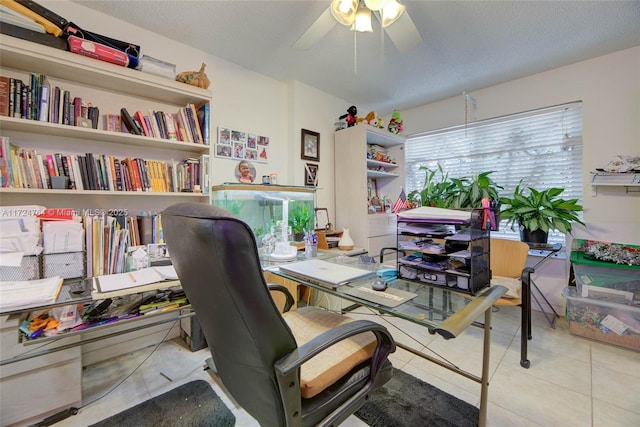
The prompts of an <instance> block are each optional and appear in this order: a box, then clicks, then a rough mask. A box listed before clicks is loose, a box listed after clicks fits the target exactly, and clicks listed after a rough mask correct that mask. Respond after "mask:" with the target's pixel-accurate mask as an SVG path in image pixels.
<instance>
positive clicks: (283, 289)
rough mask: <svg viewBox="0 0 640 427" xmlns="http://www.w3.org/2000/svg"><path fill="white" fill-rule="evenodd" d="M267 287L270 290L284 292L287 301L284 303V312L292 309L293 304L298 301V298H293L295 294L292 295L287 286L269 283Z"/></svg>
mask: <svg viewBox="0 0 640 427" xmlns="http://www.w3.org/2000/svg"><path fill="white" fill-rule="evenodd" d="M267 288H268V289H269V290H270V291H276V292H282V293H283V294H284V297H285V300H286V301H285V303H284V309H283V313H286V312H287V311H289V310H291V307H293V304H295V303H296V300H294V299H293V295H291V292H289V289H287V288H286V286H282V285H278V284H276V283H267Z"/></svg>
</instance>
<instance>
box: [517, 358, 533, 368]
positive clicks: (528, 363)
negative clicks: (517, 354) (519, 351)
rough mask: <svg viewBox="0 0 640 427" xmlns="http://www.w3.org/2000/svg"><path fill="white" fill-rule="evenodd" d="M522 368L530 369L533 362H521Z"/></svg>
mask: <svg viewBox="0 0 640 427" xmlns="http://www.w3.org/2000/svg"><path fill="white" fill-rule="evenodd" d="M520 366H522V367H523V368H526V369H529V366H531V362H530V361H529V360H521V361H520Z"/></svg>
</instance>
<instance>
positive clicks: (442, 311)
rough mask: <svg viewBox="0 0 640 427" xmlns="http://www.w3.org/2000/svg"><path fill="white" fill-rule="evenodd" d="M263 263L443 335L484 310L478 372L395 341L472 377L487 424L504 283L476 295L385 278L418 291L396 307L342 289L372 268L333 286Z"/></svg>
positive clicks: (455, 331)
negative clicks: (494, 314)
mask: <svg viewBox="0 0 640 427" xmlns="http://www.w3.org/2000/svg"><path fill="white" fill-rule="evenodd" d="M325 259H326V260H327V261H330V262H336V263H344V264H347V265H352V266H357V257H356V258H352V257H345V256H338V257H328V258H325ZM266 264H267V265H264V267H265V269H266V270H269V271H271V272H272V273H273V274H276V275H278V276H280V277H283V278H285V279H288V280H291V281H294V282H297V283H299V284H301V285H304V286H308V287H310V288H312V289H316V290H319V291H322V292H327V293H328V294H331V295H335V296H337V297H340V298H344V299H347V300H349V301H351V302H353V303H355V304H358V305H362V306H364V307H368V308H370V309H371V310H372V311H373V312H377V313H380V314H387V315H391V316H395V317H398V318H401V319H405V320H408V321H410V322H413V323H416V324H418V325H421V326H424V327H425V328H428V330H429V332H430V333H432V334H435V333H437V334H439V335H441V336H442V337H444V338H445V339H451V338H456V337H457V336H459V335H460V334H461V333H462V332H463V331H464V330H465V329H466V328H467V327H468V326H469V325H471V324H474V323H475V320H476V319H477V318H478V317H479V316H481V315H482V314H484V323H483V324H478V325H479V326H482V328H483V348H482V372H481V375H480V376H478V375H476V374H473V373H470V372H467V371H465V370H462V369H460V368H459V367H458V366H455V365H454V364H453V363H450V362H449V361H446V360H443V359H438V358H435V357H433V356H431V355H429V354H426V353H424V352H422V351H419V350H417V349H415V348H412V347H410V346H408V345H406V344H402V343H400V342H396V345H397V346H398V347H400V348H402V349H404V350H407V351H409V352H411V353H413V354H415V355H417V356H419V357H422V358H424V359H426V360H429V361H430V362H433V363H436V364H437V365H440V366H442V367H444V368H446V369H449V370H451V371H453V372H455V373H457V374H459V375H462V376H464V377H466V378H468V379H470V380H472V381H475V382H477V383H479V384H480V386H481V390H480V419H479V425H480V426H485V425H486V419H487V412H486V411H487V393H488V386H489V354H490V344H491V333H490V331H491V306H492V305H493V303H494V302H495V301H496V300H497V299H498V298H500V297H501V296H502V295H503V294H504V293H505V292H506V288H505V287H503V286H495V287H491V288H487V289H485V290H484V291H481V292H480V293H479V294H478V295H476V296H475V297H470V296H469V295H465V294H463V293H460V292H456V291H451V290H449V289H447V288H443V287H439V286H431V285H428V284H425V283H417V282H412V281H407V280H402V279H396V280H392V281H390V282H388V287H389V288H395V289H400V290H403V291H408V292H412V293H414V294H417V296H416V297H414V298H412V299H410V300H408V301H405V302H403V303H402V304H400V305H398V306H396V307H388V306H385V305H382V304H376V303H374V302H371V301H368V300H365V299H361V298H358V297H356V296H352V295H349V294H347V293H346V292H345V291H347V292H348V290H349V289H350V288H357V287H360V286H363V285H369V284H371V282H372V281H373V279H374V277H375V275H374V273H373V272H372V274H371V276H369V277H366V278H363V279H359V280H356V281H353V282H351V283H347V284H345V285H342V286H340V287H338V288H336V289H332V288H329V287H325V286H323V285H319V284H317V283H313V282H311V281H309V280H305V279H302V278H300V277H295V276H292V275H290V274H287V273H285V272H284V271H281V270H279V269H278V268H277V266H275V265H271V266H269V265H268V264H269V263H266Z"/></svg>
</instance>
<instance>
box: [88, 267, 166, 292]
mask: <svg viewBox="0 0 640 427" xmlns="http://www.w3.org/2000/svg"><path fill="white" fill-rule="evenodd" d="M163 280H164V276H163V275H162V274H160V273H158V272H157V271H156V269H155V268H154V267H148V268H143V269H140V270H135V271H130V272H128V273H120V274H108V275H105V276H98V277H96V285H97V286H98V291H99V292H112V291H119V290H122V289H129V288H135V287H136V286H143V285H148V284H149V283H156V282H162V281H163Z"/></svg>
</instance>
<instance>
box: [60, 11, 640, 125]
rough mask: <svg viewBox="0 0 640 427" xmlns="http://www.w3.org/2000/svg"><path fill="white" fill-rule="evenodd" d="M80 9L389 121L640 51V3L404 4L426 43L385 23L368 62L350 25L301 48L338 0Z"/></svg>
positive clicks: (368, 48) (365, 39)
mask: <svg viewBox="0 0 640 427" xmlns="http://www.w3.org/2000/svg"><path fill="white" fill-rule="evenodd" d="M72 1H74V2H75V3H79V4H82V5H83V6H86V7H88V8H90V9H95V10H97V11H100V12H104V13H107V14H109V15H111V16H114V17H116V18H119V19H121V20H123V21H126V22H130V23H132V24H135V25H138V26H139V27H141V28H144V29H147V30H150V31H153V32H155V33H158V34H163V35H168V34H167V32H168V31H170V37H171V38H173V39H175V40H177V41H179V42H182V43H185V44H187V45H190V46H193V47H195V48H197V49H200V50H202V51H205V52H208V53H210V54H212V55H214V56H217V57H220V58H224V59H226V60H228V61H230V62H233V63H235V64H238V65H241V66H243V67H246V68H248V69H251V70H255V71H256V72H259V73H261V74H264V75H267V76H270V77H272V78H275V79H277V80H280V81H285V82H286V81H291V80H298V81H301V82H303V83H306V84H308V85H310V86H313V87H315V88H317V89H320V90H322V91H324V92H327V93H330V94H333V95H335V96H337V97H340V98H342V99H345V100H346V101H347V102H349V103H354V104H355V105H360V106H363V107H365V108H367V109H374V110H376V111H378V113H380V114H388V113H390V112H391V110H393V109H394V108H398V109H407V108H410V107H414V106H416V105H421V104H425V103H429V102H433V101H436V100H439V99H443V98H448V97H451V96H455V95H459V94H461V93H462V92H464V91H466V92H473V91H474V90H478V89H481V88H483V87H487V86H490V85H493V84H497V83H500V82H504V81H508V80H512V79H515V78H519V77H523V76H526V75H530V74H534V73H538V72H542V71H545V70H550V69H553V68H557V67H559V66H563V65H566V64H571V63H574V62H578V61H582V60H586V59H590V58H594V57H597V56H601V55H604V54H607V53H611V52H614V51H617V50H622V49H626V48H630V47H633V46H637V45H640V1H638V0H634V1H584V0H581V1H569V0H564V1H401V2H402V3H403V4H405V5H406V7H407V11H408V13H409V15H410V16H411V18H412V19H413V21H414V23H415V24H416V26H417V28H418V30H419V31H420V33H421V35H422V37H423V39H424V42H423V43H422V44H421V45H420V46H418V47H417V48H415V49H413V50H410V51H408V52H403V53H401V52H399V51H398V50H397V49H396V48H395V46H394V45H393V44H392V42H391V40H390V39H389V38H388V37H385V38H384V41H383V43H382V42H381V41H382V40H381V37H380V26H379V24H378V23H377V21H375V20H374V32H373V33H364V34H363V33H358V35H357V55H354V53H355V52H354V33H352V32H351V31H349V30H348V29H347V28H346V27H342V26H340V25H336V26H335V27H334V28H333V29H332V30H331V31H330V32H329V33H328V34H327V35H326V36H325V37H324V38H323V39H322V40H320V42H318V43H317V44H316V45H314V46H313V47H312V48H311V49H309V50H306V51H299V50H295V49H292V48H291V45H293V43H295V41H296V40H297V39H298V38H299V37H300V36H301V35H302V34H303V33H304V32H305V30H306V29H307V28H309V26H310V25H311V24H312V23H313V22H314V21H315V20H316V19H317V18H318V16H320V14H322V12H323V11H324V10H326V8H327V7H328V5H329V3H330V1H329V0H324V1H237V0H236V1H214V0H200V1H185V0H182V1H177V0H175V1H166V0H164V1H154V2H150V1H148V0H146V1H140V0H127V1H106V0H72ZM382 46H384V49H382ZM143 48H144V46H143ZM354 58H357V73H356V72H355V63H354V62H355V61H354ZM603 77H604V76H603Z"/></svg>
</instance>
